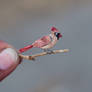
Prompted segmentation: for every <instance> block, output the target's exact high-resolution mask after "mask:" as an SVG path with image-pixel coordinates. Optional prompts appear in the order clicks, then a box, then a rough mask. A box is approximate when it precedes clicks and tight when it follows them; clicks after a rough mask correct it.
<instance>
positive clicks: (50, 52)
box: [44, 49, 53, 54]
mask: <svg viewBox="0 0 92 92" xmlns="http://www.w3.org/2000/svg"><path fill="white" fill-rule="evenodd" d="M44 52H47V54H52V53H53V51H52V50H50V49H44Z"/></svg>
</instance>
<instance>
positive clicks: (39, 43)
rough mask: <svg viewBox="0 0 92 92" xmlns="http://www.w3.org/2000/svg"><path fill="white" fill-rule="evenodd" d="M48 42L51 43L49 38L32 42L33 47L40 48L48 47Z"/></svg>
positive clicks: (45, 37) (44, 37)
mask: <svg viewBox="0 0 92 92" xmlns="http://www.w3.org/2000/svg"><path fill="white" fill-rule="evenodd" d="M50 42H51V38H50V36H43V37H42V38H40V39H38V40H36V41H35V42H34V46H35V47H38V48H41V47H43V46H46V45H48V44H49V43H50Z"/></svg>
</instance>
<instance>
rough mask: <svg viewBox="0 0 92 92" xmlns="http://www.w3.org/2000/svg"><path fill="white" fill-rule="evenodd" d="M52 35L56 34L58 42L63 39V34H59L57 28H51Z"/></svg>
mask: <svg viewBox="0 0 92 92" xmlns="http://www.w3.org/2000/svg"><path fill="white" fill-rule="evenodd" d="M51 33H52V34H54V35H55V36H56V37H57V39H58V40H59V38H61V37H62V34H61V33H59V30H58V29H57V28H55V27H52V28H51Z"/></svg>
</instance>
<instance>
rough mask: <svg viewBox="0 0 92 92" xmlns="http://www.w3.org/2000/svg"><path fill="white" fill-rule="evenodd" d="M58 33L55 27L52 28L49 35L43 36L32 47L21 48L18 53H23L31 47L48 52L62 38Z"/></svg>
mask: <svg viewBox="0 0 92 92" xmlns="http://www.w3.org/2000/svg"><path fill="white" fill-rule="evenodd" d="M58 32H59V31H58V29H56V28H55V27H52V28H51V34H49V35H47V36H43V37H42V38H40V39H38V40H36V41H35V42H34V43H33V44H32V45H28V46H26V47H24V48H21V49H20V50H19V52H20V53H23V52H25V51H27V50H29V49H31V48H33V47H34V48H41V49H43V50H48V49H50V48H52V47H53V46H54V45H55V44H56V43H57V41H58V40H59V38H60V37H62V35H61V34H60V33H58Z"/></svg>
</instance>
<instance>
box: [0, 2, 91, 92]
mask: <svg viewBox="0 0 92 92" xmlns="http://www.w3.org/2000/svg"><path fill="white" fill-rule="evenodd" d="M52 26H55V27H57V28H58V29H59V30H60V32H61V33H62V34H63V38H62V39H61V40H60V41H59V42H58V43H57V45H56V46H55V48H53V49H57V48H58V49H64V48H68V49H70V52H69V53H66V54H57V55H52V56H44V57H40V58H38V59H37V60H36V61H35V62H32V61H27V60H24V61H23V62H22V64H21V65H19V66H18V67H17V69H16V70H15V71H14V72H13V73H12V74H11V75H10V76H9V77H7V78H6V79H5V80H4V81H3V82H1V83H0V91H1V92H6V91H7V92H91V91H92V87H91V86H92V57H91V47H92V42H91V39H92V36H91V34H92V0H0V39H1V40H4V41H6V42H8V43H10V44H12V45H13V46H15V47H16V48H17V49H19V48H21V47H24V46H25V45H27V44H30V43H32V42H33V41H34V40H36V39H37V38H39V37H41V36H42V35H46V34H48V33H49V31H50V28H51V27H52ZM40 51H41V50H40V49H36V48H35V49H32V50H30V51H28V52H26V53H25V54H32V53H37V52H40Z"/></svg>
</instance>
